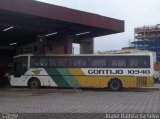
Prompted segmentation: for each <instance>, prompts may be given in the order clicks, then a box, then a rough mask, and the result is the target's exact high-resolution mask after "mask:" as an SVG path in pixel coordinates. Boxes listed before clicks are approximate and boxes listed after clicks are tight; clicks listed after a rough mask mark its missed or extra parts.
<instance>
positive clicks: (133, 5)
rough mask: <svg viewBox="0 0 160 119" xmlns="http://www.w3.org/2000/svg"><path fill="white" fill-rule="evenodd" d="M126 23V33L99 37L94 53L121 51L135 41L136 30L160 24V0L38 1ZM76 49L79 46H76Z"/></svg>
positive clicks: (95, 43)
mask: <svg viewBox="0 0 160 119" xmlns="http://www.w3.org/2000/svg"><path fill="white" fill-rule="evenodd" d="M38 1H42V2H47V3H50V4H55V5H59V6H64V7H68V8H73V9H76V10H81V11H86V12H90V13H95V14H99V15H102V16H106V17H111V18H115V19H119V20H124V21H125V32H123V33H118V34H113V35H107V36H103V37H97V38H95V39H94V51H95V52H97V51H108V50H120V49H121V48H122V47H128V46H129V45H130V43H129V41H130V42H132V41H134V28H135V27H140V26H144V25H156V24H160V0H38ZM74 47H75V49H78V48H79V46H78V45H75V46H74Z"/></svg>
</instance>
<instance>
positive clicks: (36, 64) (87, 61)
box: [10, 53, 154, 91]
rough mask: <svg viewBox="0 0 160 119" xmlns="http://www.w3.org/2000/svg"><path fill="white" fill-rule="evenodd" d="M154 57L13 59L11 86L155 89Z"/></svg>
mask: <svg viewBox="0 0 160 119" xmlns="http://www.w3.org/2000/svg"><path fill="white" fill-rule="evenodd" d="M153 83H154V81H153V56H152V54H151V53H144V54H118V55H115V54H110V55H52V56H36V55H32V54H24V55H18V56H15V57H14V67H13V75H11V80H10V84H11V86H28V87H31V88H38V87H43V86H52V87H73V88H75V87H76V88H109V89H110V90H113V91H117V90H120V89H121V88H141V87H153Z"/></svg>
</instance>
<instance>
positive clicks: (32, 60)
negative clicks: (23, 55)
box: [31, 57, 40, 67]
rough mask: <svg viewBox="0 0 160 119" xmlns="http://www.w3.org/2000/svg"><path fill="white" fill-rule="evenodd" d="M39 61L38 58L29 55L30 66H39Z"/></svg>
mask: <svg viewBox="0 0 160 119" xmlns="http://www.w3.org/2000/svg"><path fill="white" fill-rule="evenodd" d="M39 66H40V61H39V58H36V57H31V67H39Z"/></svg>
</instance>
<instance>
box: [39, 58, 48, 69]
mask: <svg viewBox="0 0 160 119" xmlns="http://www.w3.org/2000/svg"><path fill="white" fill-rule="evenodd" d="M40 66H41V67H47V66H48V59H47V58H40Z"/></svg>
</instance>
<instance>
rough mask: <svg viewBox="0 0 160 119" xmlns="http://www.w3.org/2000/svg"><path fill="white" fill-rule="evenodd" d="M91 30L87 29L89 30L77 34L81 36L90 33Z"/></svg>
mask: <svg viewBox="0 0 160 119" xmlns="http://www.w3.org/2000/svg"><path fill="white" fill-rule="evenodd" d="M89 33H90V32H89V31H87V32H83V33H77V34H76V36H80V35H84V34H89Z"/></svg>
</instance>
